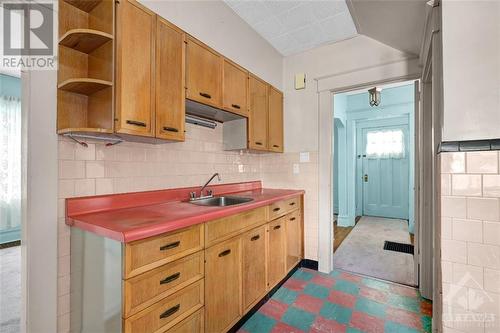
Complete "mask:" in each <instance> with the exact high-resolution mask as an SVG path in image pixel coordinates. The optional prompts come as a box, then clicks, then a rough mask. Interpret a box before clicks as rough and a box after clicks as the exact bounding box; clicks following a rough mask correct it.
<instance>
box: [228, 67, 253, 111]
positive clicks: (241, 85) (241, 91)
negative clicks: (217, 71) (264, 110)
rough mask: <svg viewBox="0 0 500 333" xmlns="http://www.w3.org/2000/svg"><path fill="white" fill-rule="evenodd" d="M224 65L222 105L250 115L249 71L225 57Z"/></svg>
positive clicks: (230, 109) (229, 109)
mask: <svg viewBox="0 0 500 333" xmlns="http://www.w3.org/2000/svg"><path fill="white" fill-rule="evenodd" d="M223 61H224V64H223V66H222V70H223V75H222V106H223V108H224V109H225V110H227V111H230V112H233V113H237V114H240V115H243V116H248V106H247V100H248V71H246V70H245V69H244V68H241V67H240V66H238V65H236V64H234V63H233V62H231V61H229V60H228V59H224V60H223Z"/></svg>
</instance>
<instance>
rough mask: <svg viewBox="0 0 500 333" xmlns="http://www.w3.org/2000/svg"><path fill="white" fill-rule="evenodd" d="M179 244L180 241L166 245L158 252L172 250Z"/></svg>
mask: <svg viewBox="0 0 500 333" xmlns="http://www.w3.org/2000/svg"><path fill="white" fill-rule="evenodd" d="M180 244H181V241H177V242H173V243H170V244H167V245H163V246H162V247H160V251H165V250H171V249H174V248H176V247H177V246H179V245H180Z"/></svg>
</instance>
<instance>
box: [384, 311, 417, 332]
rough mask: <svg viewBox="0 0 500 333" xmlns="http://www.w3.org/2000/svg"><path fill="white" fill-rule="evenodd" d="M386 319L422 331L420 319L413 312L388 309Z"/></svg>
mask: <svg viewBox="0 0 500 333" xmlns="http://www.w3.org/2000/svg"><path fill="white" fill-rule="evenodd" d="M386 319H387V320H391V321H394V322H396V323H399V324H403V325H406V326H409V327H412V328H414V329H416V330H421V329H422V320H421V317H420V315H418V314H416V313H414V312H410V311H405V310H401V309H396V308H392V307H388V308H387V318H386Z"/></svg>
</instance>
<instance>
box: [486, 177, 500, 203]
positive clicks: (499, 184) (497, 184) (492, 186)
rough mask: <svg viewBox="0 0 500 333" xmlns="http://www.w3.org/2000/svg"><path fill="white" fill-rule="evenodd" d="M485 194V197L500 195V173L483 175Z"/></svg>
mask: <svg viewBox="0 0 500 333" xmlns="http://www.w3.org/2000/svg"><path fill="white" fill-rule="evenodd" d="M483 195H484V196H485V197H497V198H499V197H500V175H484V176H483Z"/></svg>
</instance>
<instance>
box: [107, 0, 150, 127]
mask: <svg viewBox="0 0 500 333" xmlns="http://www.w3.org/2000/svg"><path fill="white" fill-rule="evenodd" d="M155 31H156V15H155V14H154V13H153V12H152V11H150V10H148V9H146V8H145V7H143V6H142V5H140V4H139V3H138V2H137V1H134V0H123V1H120V2H119V4H118V5H117V48H116V52H117V56H116V110H115V116H116V118H117V120H116V123H115V125H116V131H117V132H118V133H124V134H134V135H141V136H154V123H153V121H154V111H155V110H154V108H155V102H154V95H155V75H154V71H155V61H154V58H155Z"/></svg>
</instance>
